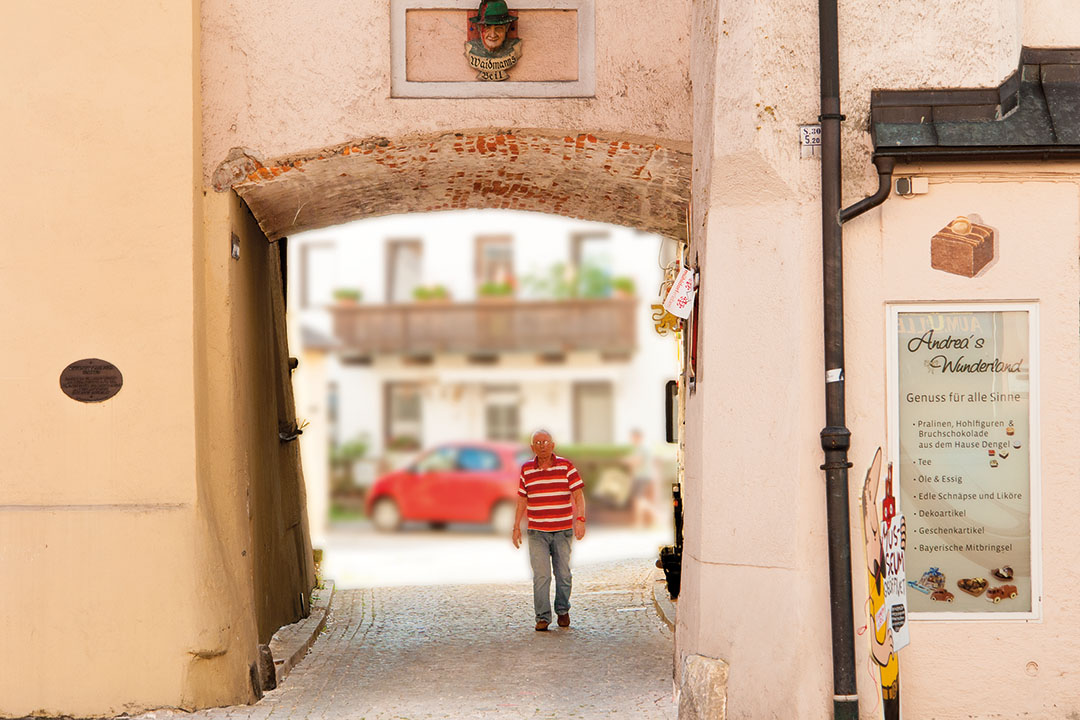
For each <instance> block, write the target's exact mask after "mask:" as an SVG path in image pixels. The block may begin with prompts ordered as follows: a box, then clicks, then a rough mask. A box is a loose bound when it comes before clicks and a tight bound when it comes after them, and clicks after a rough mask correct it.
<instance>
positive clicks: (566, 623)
mask: <svg viewBox="0 0 1080 720" xmlns="http://www.w3.org/2000/svg"><path fill="white" fill-rule="evenodd" d="M559 627H570V613H563V614H562V615H560V616H559Z"/></svg>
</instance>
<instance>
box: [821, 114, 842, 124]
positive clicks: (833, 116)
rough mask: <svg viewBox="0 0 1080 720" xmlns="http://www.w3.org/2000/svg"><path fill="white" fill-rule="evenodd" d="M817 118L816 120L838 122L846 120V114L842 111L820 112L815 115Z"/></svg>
mask: <svg viewBox="0 0 1080 720" xmlns="http://www.w3.org/2000/svg"><path fill="white" fill-rule="evenodd" d="M817 119H818V122H821V121H822V120H839V121H840V122H844V121H845V120H847V115H844V114H842V113H821V114H820V115H818V116H817Z"/></svg>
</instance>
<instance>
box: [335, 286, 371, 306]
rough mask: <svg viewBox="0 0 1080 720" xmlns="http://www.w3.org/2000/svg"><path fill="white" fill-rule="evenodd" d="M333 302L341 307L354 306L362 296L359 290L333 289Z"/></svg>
mask: <svg viewBox="0 0 1080 720" xmlns="http://www.w3.org/2000/svg"><path fill="white" fill-rule="evenodd" d="M333 295H334V300H335V301H336V302H338V303H339V304H341V305H355V304H357V303H358V302H360V300H361V298H363V297H364V294H363V293H362V292H360V290H359V288H346V287H340V288H334V293H333Z"/></svg>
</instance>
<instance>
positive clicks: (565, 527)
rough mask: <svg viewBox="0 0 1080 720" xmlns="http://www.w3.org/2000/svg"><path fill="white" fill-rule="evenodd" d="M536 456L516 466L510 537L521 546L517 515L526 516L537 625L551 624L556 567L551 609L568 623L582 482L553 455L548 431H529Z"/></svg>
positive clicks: (581, 529) (581, 521)
mask: <svg viewBox="0 0 1080 720" xmlns="http://www.w3.org/2000/svg"><path fill="white" fill-rule="evenodd" d="M532 451H533V453H534V454H535V455H536V457H534V458H533V459H532V460H529V461H528V462H526V463H525V464H524V465H522V466H521V481H520V485H519V486H518V503H517V516H516V517H515V520H514V530H513V532H512V533H511V534H510V539H511V540H512V541H513V543H514V547H521V519H522V518H523V517H525V515H526V513H528V516H529V529H528V533H529V561H530V563H531V564H532V574H533V609H534V610H535V612H536V629H537V630H547V628H548V625H550V624H551V572H552V570H554V571H555V613H556V614H557V615H558V620H559V627H569V625H570V586H571V581H572V578H571V576H570V543H571V537H576V538H577V539H578V540H580V539H581V538H583V537H585V493H584V492H583V491H582V489H583V488H584V487H585V483H584V482H582V480H581V475H579V474H578V471H577V468H576V467H574V464H573V463H572V462H570V461H569V460H567V459H566V458H564V457H559V456H558V455H556V454H555V443H554V441H552V439H551V433H549V432H548V431H547V430H537V431H536V432H535V433H533V436H532Z"/></svg>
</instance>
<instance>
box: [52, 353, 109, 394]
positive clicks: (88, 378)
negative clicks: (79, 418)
mask: <svg viewBox="0 0 1080 720" xmlns="http://www.w3.org/2000/svg"><path fill="white" fill-rule="evenodd" d="M123 385H124V376H123V375H122V374H121V373H120V369H119V368H117V367H116V366H115V365H113V364H112V363H111V362H109V361H107V360H100V359H98V358H86V359H85V360H76V361H75V362H73V363H71V364H70V365H68V366H67V367H66V368H64V371H63V372H62V373H60V389H61V390H63V391H64V394H65V395H67V396H68V397H69V398H71V399H72V400H78V401H79V402H85V403H92V402H101V401H103V400H108V399H109V398H111V397H112V396H113V395H115V394H116V393H118V392H120V388H121V387H123Z"/></svg>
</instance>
